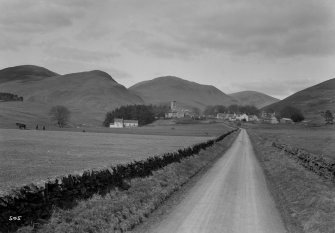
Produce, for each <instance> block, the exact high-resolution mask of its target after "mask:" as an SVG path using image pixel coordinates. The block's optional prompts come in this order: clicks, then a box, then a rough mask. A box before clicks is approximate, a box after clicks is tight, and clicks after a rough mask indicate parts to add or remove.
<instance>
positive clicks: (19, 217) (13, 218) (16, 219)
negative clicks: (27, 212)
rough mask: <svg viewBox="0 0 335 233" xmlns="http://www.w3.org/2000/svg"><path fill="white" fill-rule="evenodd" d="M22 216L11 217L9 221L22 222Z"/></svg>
mask: <svg viewBox="0 0 335 233" xmlns="http://www.w3.org/2000/svg"><path fill="white" fill-rule="evenodd" d="M21 218H22V216H9V221H20V220H21Z"/></svg>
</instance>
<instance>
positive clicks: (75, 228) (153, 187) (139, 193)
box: [18, 133, 237, 232]
mask: <svg viewBox="0 0 335 233" xmlns="http://www.w3.org/2000/svg"><path fill="white" fill-rule="evenodd" d="M236 135H237V133H233V134H231V135H229V136H227V137H226V138H225V139H224V140H223V141H221V142H217V143H215V144H214V145H213V146H211V147H209V148H207V149H206V150H202V151H200V153H199V154H197V155H194V156H190V157H187V158H185V159H183V160H182V161H181V162H180V163H172V164H170V165H168V166H166V167H164V168H162V169H160V170H157V171H155V172H153V175H152V176H149V177H146V178H135V179H132V180H131V181H130V188H129V189H128V190H124V191H121V190H119V189H115V190H113V191H111V192H110V193H109V194H108V195H106V196H104V197H102V196H98V195H96V196H94V197H93V198H91V199H89V200H86V201H81V202H79V204H78V205H77V206H76V207H75V208H73V209H71V210H62V209H56V210H55V211H54V213H53V214H52V217H51V218H50V220H49V221H48V222H47V223H46V224H43V225H40V226H38V225H35V229H34V228H33V227H32V226H29V227H25V228H21V229H20V230H19V231H18V232H125V231H128V230H131V229H132V228H133V227H134V226H135V225H137V224H139V223H141V222H142V221H143V220H144V219H145V218H146V217H147V216H148V215H149V214H150V213H151V212H152V211H153V210H155V209H156V208H157V207H158V206H159V205H160V204H161V203H162V202H163V201H164V200H165V199H166V198H168V197H169V196H170V195H171V194H172V193H174V192H175V191H176V190H178V189H179V188H180V187H181V186H182V185H183V184H185V183H186V182H187V181H188V180H189V179H191V178H192V177H193V176H194V175H195V174H197V173H198V172H199V171H200V170H201V169H203V168H204V167H206V166H208V165H209V164H211V163H213V162H214V161H215V159H217V158H218V157H220V156H221V155H222V154H223V152H224V151H225V150H226V149H227V148H229V146H230V145H231V143H232V142H233V140H234V138H235V137H236Z"/></svg>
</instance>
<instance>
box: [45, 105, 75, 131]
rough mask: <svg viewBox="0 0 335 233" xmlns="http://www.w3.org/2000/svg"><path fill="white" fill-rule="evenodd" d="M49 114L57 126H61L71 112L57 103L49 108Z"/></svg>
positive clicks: (67, 119)
mask: <svg viewBox="0 0 335 233" xmlns="http://www.w3.org/2000/svg"><path fill="white" fill-rule="evenodd" d="M49 115H50V116H51V119H52V120H53V121H55V122H57V125H58V126H59V128H63V127H64V126H65V125H66V124H67V123H68V122H69V120H70V116H71V113H70V111H69V110H68V109H67V108H66V107H65V106H62V105H57V106H53V107H52V108H51V110H50V112H49Z"/></svg>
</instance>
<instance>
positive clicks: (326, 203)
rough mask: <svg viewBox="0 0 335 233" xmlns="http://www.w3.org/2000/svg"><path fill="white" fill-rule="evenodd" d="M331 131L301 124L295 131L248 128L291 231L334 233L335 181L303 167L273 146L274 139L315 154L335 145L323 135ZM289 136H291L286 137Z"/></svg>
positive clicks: (275, 128) (275, 197)
mask: <svg viewBox="0 0 335 233" xmlns="http://www.w3.org/2000/svg"><path fill="white" fill-rule="evenodd" d="M258 127H259V126H258ZM265 128H267V129H265ZM271 132H272V133H271ZM331 132H334V131H330V129H321V128H319V129H317V130H310V129H304V128H300V129H299V128H298V127H295V129H294V130H293V129H291V130H290V129H286V130H285V127H283V128H282V129H279V127H274V129H273V131H270V126H267V127H263V128H262V129H259V128H258V129H249V130H248V133H249V135H250V136H251V139H252V142H253V147H254V149H255V151H256V154H257V157H258V159H259V162H260V164H261V166H262V167H263V169H264V173H265V175H266V179H267V183H268V187H269V189H270V191H271V193H272V196H273V198H274V200H275V202H276V206H277V208H278V209H279V211H280V213H281V216H282V219H283V221H284V223H285V225H286V228H287V230H288V232H295V233H316V232H320V233H321V232H334V229H335V221H334V216H335V186H334V183H333V182H331V181H328V180H325V179H322V178H321V177H320V176H318V175H317V174H315V173H314V172H312V171H309V170H308V169H306V168H304V167H303V166H302V165H300V164H299V163H298V162H297V161H295V160H294V159H292V158H291V157H290V156H289V155H288V154H287V153H286V152H284V151H281V150H279V149H277V148H275V147H273V146H272V141H273V139H278V140H280V141H284V140H285V138H286V141H285V143H287V144H290V145H297V146H299V147H303V148H306V149H307V148H308V149H309V150H310V151H314V152H316V153H319V152H321V151H325V152H327V153H331V152H332V151H334V145H332V144H330V143H326V142H324V140H322V138H320V137H327V135H328V136H329V135H331V134H332V133H331ZM287 136H291V137H289V138H288V139H287ZM333 137H334V136H333V135H332V138H333ZM329 144H330V145H329ZM333 157H334V156H333Z"/></svg>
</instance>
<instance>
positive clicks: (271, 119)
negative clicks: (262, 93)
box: [261, 111, 279, 124]
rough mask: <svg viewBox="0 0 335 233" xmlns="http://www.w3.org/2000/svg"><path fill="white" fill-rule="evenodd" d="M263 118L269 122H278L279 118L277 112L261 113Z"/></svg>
mask: <svg viewBox="0 0 335 233" xmlns="http://www.w3.org/2000/svg"><path fill="white" fill-rule="evenodd" d="M261 119H262V121H263V122H264V123H268V124H278V123H279V122H278V120H277V118H276V113H275V112H274V113H267V112H264V111H263V112H262V114H261Z"/></svg>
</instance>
